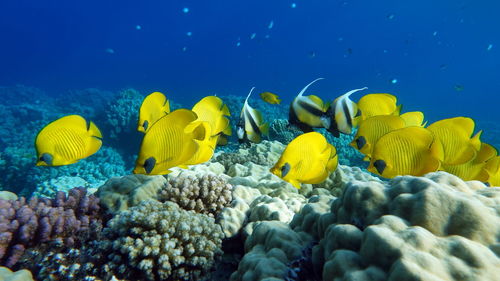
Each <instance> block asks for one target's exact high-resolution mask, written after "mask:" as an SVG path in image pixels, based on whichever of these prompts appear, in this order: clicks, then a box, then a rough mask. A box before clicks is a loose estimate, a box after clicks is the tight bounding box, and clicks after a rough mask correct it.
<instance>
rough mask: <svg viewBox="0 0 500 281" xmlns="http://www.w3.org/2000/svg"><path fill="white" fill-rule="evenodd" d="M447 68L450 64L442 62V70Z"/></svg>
mask: <svg viewBox="0 0 500 281" xmlns="http://www.w3.org/2000/svg"><path fill="white" fill-rule="evenodd" d="M446 68H448V65H447V64H445V63H443V64H441V65H440V66H439V69H441V70H445V69H446Z"/></svg>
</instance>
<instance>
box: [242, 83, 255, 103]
mask: <svg viewBox="0 0 500 281" xmlns="http://www.w3.org/2000/svg"><path fill="white" fill-rule="evenodd" d="M254 89H255V87H252V89H250V92H249V93H248V96H247V98H246V99H245V105H244V106H248V98H249V97H250V95H251V94H252V92H253V90H254Z"/></svg>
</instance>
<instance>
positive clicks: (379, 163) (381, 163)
mask: <svg viewBox="0 0 500 281" xmlns="http://www.w3.org/2000/svg"><path fill="white" fill-rule="evenodd" d="M373 166H374V167H375V169H377V172H378V173H379V174H380V175H382V173H383V172H384V170H385V168H386V167H387V163H385V161H384V160H376V161H375V162H373Z"/></svg>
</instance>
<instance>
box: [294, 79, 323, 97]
mask: <svg viewBox="0 0 500 281" xmlns="http://www.w3.org/2000/svg"><path fill="white" fill-rule="evenodd" d="M322 79H325V78H321V77H320V78H316V79H314V80H313V81H312V82H311V83H309V84H307V85H306V86H305V87H304V88H302V90H301V91H300V92H299V94H298V95H297V96H298V97H301V96H302V95H303V94H304V93H305V92H306V90H307V88H309V86H311V85H312V84H314V83H316V81H319V80H322Z"/></svg>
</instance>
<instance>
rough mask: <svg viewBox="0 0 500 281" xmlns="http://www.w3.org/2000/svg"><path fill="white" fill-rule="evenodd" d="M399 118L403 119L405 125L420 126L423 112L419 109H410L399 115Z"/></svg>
mask: <svg viewBox="0 0 500 281" xmlns="http://www.w3.org/2000/svg"><path fill="white" fill-rule="evenodd" d="M400 117H401V118H403V120H404V121H405V125H406V126H408V127H409V126H419V127H421V126H422V122H424V114H423V113H422V112H420V111H411V112H406V113H403V114H401V115H400Z"/></svg>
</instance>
